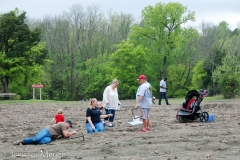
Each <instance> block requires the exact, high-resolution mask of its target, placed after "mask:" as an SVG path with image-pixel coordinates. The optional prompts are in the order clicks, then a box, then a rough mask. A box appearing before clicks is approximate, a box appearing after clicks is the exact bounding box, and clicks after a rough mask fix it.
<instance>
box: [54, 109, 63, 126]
mask: <svg viewBox="0 0 240 160" xmlns="http://www.w3.org/2000/svg"><path fill="white" fill-rule="evenodd" d="M54 120H55V121H56V124H57V123H58V122H64V116H63V110H62V109H59V110H58V112H57V114H56V115H55V116H54V118H53V119H52V122H51V124H53V122H54Z"/></svg>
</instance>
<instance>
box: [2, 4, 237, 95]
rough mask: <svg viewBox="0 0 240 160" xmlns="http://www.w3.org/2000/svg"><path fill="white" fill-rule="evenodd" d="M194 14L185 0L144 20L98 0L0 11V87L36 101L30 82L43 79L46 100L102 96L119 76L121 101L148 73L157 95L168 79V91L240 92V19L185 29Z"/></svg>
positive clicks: (148, 12) (148, 10) (150, 10)
mask: <svg viewBox="0 0 240 160" xmlns="http://www.w3.org/2000/svg"><path fill="white" fill-rule="evenodd" d="M194 16H195V12H194V11H189V10H188V9H187V7H185V6H183V5H182V4H180V3H167V4H165V3H157V4H156V5H155V6H147V7H145V8H144V9H143V10H142V19H141V20H138V21H137V20H135V19H134V18H133V16H132V15H131V14H124V13H117V12H114V11H112V10H110V11H109V12H108V13H107V14H103V13H102V12H101V10H100V9H99V6H96V5H91V6H89V7H87V8H83V7H82V6H81V5H80V4H76V5H73V6H72V7H71V8H70V9H69V11H68V12H63V13H62V14H60V15H56V16H45V17H44V18H42V19H29V18H27V13H26V12H24V11H20V10H19V9H17V8H16V9H15V10H13V11H9V12H8V13H4V14H2V15H0V81H1V84H2V85H1V86H0V91H1V92H4V93H7V92H14V93H17V94H18V97H17V98H19V99H31V98H32V88H31V85H32V84H40V83H41V84H44V88H43V90H42V93H43V95H42V97H43V99H50V100H82V99H88V98H91V97H96V98H97V99H99V100H102V94H103V91H104V89H105V87H106V86H108V85H109V84H111V81H112V80H113V79H114V78H117V79H118V80H119V82H120V84H119V86H118V93H119V96H120V99H133V98H135V94H136V90H137V88H138V86H139V83H138V81H137V80H136V79H137V77H138V76H139V75H140V74H144V75H146V76H147V80H148V82H150V83H151V84H152V86H153V91H154V96H155V97H158V96H159V83H160V80H161V79H162V78H163V77H167V78H168V80H167V87H168V90H167V94H168V97H184V96H185V95H186V93H187V92H188V91H189V90H190V89H207V90H209V91H210V94H212V95H216V94H222V95H223V96H224V97H225V98H234V97H235V96H237V95H239V87H240V76H239V75H240V64H239V59H240V54H239V50H240V24H239V25H238V28H236V29H234V30H230V29H229V27H228V24H227V22H225V21H223V22H221V23H219V25H214V24H212V23H211V22H202V23H201V25H200V26H199V27H198V28H190V27H188V28H187V27H184V24H186V23H187V22H189V21H194V20H195V17H194ZM236 21H240V20H239V19H238V20H236ZM36 96H39V92H36Z"/></svg>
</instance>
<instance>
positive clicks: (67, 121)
mask: <svg viewBox="0 0 240 160" xmlns="http://www.w3.org/2000/svg"><path fill="white" fill-rule="evenodd" d="M66 123H68V124H70V127H71V128H73V127H72V121H71V120H66Z"/></svg>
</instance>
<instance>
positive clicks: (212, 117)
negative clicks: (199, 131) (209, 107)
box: [208, 114, 214, 122]
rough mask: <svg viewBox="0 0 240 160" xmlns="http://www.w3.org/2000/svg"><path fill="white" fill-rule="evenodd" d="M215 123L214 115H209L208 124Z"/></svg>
mask: <svg viewBox="0 0 240 160" xmlns="http://www.w3.org/2000/svg"><path fill="white" fill-rule="evenodd" d="M213 121H214V115H213V114H209V118H208V122H213Z"/></svg>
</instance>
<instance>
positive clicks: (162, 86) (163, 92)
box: [158, 78, 171, 105]
mask: <svg viewBox="0 0 240 160" xmlns="http://www.w3.org/2000/svg"><path fill="white" fill-rule="evenodd" d="M166 81H167V78H164V79H162V80H161V81H160V95H159V103H158V104H159V105H161V101H162V97H163V98H164V99H165V101H166V104H167V105H171V104H169V103H168V98H167V92H166V90H167V84H166Z"/></svg>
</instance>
